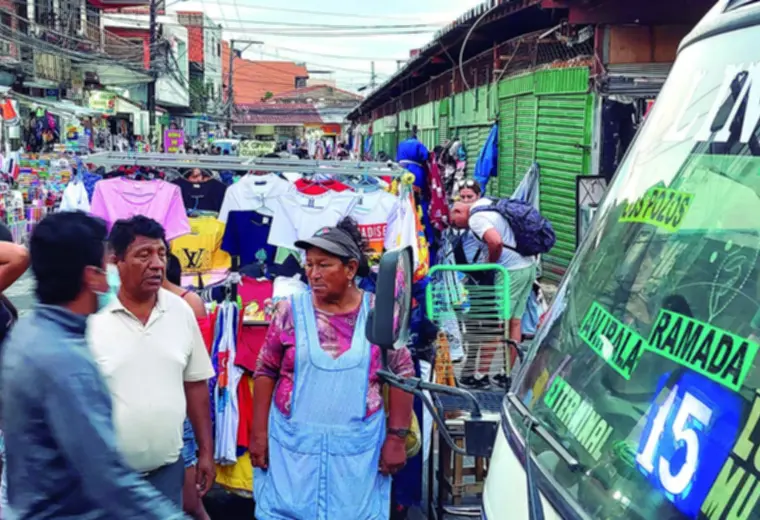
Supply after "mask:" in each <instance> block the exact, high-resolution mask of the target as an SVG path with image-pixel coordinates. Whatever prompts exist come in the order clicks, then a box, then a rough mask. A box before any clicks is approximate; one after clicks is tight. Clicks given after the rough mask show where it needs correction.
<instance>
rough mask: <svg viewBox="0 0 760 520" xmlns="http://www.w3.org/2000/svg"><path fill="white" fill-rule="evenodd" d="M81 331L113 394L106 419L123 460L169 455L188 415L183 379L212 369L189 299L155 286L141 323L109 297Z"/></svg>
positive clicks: (158, 461) (151, 462)
mask: <svg viewBox="0 0 760 520" xmlns="http://www.w3.org/2000/svg"><path fill="white" fill-rule="evenodd" d="M87 333H88V340H89V344H90V349H91V350H92V354H93V356H94V357H95V361H96V362H97V363H98V366H99V368H100V372H101V374H103V378H104V379H105V381H106V383H107V385H108V388H109V390H110V391H111V395H112V396H113V422H114V427H115V428H116V437H117V441H118V444H119V448H120V450H121V453H122V455H123V456H124V460H125V461H126V462H127V464H129V465H130V466H131V467H132V468H133V469H134V470H135V471H137V472H147V471H152V470H154V469H157V468H159V467H161V466H164V465H166V464H171V463H173V462H175V461H176V460H177V459H178V458H179V456H180V450H181V449H182V433H183V424H184V421H185V417H186V415H187V405H186V401H185V388H184V383H185V382H197V381H205V380H207V379H211V378H212V377H213V376H214V368H213V366H212V365H211V359H210V358H209V355H208V352H207V351H206V345H205V343H204V342H203V337H202V336H201V331H200V328H199V327H198V321H197V320H196V319H195V314H193V310H192V309H191V308H190V305H188V303H187V302H186V301H184V300H183V299H182V298H180V297H179V296H177V295H176V294H172V293H171V292H169V291H167V290H165V289H161V290H160V291H159V292H158V302H157V304H156V306H155V308H154V309H153V312H152V313H151V315H150V318H149V319H148V323H146V324H145V325H143V324H142V322H141V321H140V320H138V319H137V318H136V317H135V316H134V315H133V314H132V313H131V312H129V311H128V310H127V309H125V308H124V306H123V305H122V303H121V301H120V300H119V299H118V298H114V300H113V301H112V302H111V303H109V304H108V305H107V306H106V307H105V308H104V309H103V310H101V311H100V312H98V313H97V314H95V315H94V316H91V317H90V320H89V326H88V329H87Z"/></svg>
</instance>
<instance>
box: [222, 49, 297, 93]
mask: <svg viewBox="0 0 760 520" xmlns="http://www.w3.org/2000/svg"><path fill="white" fill-rule="evenodd" d="M229 63H230V47H229V43H228V42H223V45H222V67H223V74H224V75H223V78H224V82H225V84H226V83H227V77H228V74H229ZM232 74H233V75H234V78H233V80H232V86H233V88H234V89H235V105H241V104H251V103H258V102H260V101H261V100H262V99H263V98H264V96H265V95H266V93H267V92H271V93H272V94H278V93H280V92H285V91H287V90H292V89H294V88H295V86H296V78H308V77H309V72H308V71H307V70H306V67H303V66H301V65H297V64H296V63H294V62H292V61H253V60H247V59H245V58H239V57H237V56H235V61H234V64H233V66H232ZM225 92H227V89H226V87H225Z"/></svg>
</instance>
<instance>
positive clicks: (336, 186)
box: [295, 179, 351, 195]
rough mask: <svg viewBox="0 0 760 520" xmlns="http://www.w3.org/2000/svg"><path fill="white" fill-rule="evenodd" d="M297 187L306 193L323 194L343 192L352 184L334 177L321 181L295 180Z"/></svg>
mask: <svg viewBox="0 0 760 520" xmlns="http://www.w3.org/2000/svg"><path fill="white" fill-rule="evenodd" d="M295 187H296V189H297V190H298V191H299V192H301V193H303V194H304V195H322V194H324V193H327V192H328V191H337V192H341V191H347V190H350V189H351V187H350V186H347V185H345V184H343V183H342V182H338V181H336V180H332V179H330V180H326V181H321V182H314V181H311V180H307V179H298V180H297V181H296V182H295Z"/></svg>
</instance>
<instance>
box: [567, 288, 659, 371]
mask: <svg viewBox="0 0 760 520" xmlns="http://www.w3.org/2000/svg"><path fill="white" fill-rule="evenodd" d="M578 335H579V336H580V338H581V339H582V340H583V341H584V342H585V343H586V344H587V345H588V346H589V347H590V348H591V350H593V351H594V352H596V354H598V355H599V356H600V357H601V358H602V359H604V360H605V361H606V362H607V364H609V365H610V366H611V367H612V368H613V369H614V370H615V371H616V372H617V373H618V374H620V375H621V376H623V378H625V379H630V378H631V374H632V373H633V371H634V369H635V368H636V366H637V365H638V363H639V359H640V358H641V354H643V352H644V350H645V349H646V340H645V339H644V338H643V337H642V336H640V335H639V334H638V333H637V332H636V331H635V330H633V329H631V328H630V327H628V326H626V325H625V324H624V323H623V322H622V321H620V320H618V319H617V318H615V317H614V316H613V315H612V314H610V313H609V312H607V311H606V310H605V309H604V308H603V307H602V306H601V305H599V304H598V303H596V302H594V303H592V304H591V307H590V308H589V310H588V312H587V313H586V316H584V318H583V321H582V322H581V327H580V330H579V331H578Z"/></svg>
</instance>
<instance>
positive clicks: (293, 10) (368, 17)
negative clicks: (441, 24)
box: [201, 1, 431, 21]
mask: <svg viewBox="0 0 760 520" xmlns="http://www.w3.org/2000/svg"><path fill="white" fill-rule="evenodd" d="M201 3H203V2H202V1H201ZM219 4H220V5H222V6H228V7H232V6H233V4H232V3H230V2H221V1H220V2H219ZM243 7H244V8H245V9H255V10H258V11H272V12H279V13H292V14H306V15H311V16H325V17H330V18H336V17H338V18H358V19H366V20H396V21H399V20H409V19H412V20H415V19H416V20H419V19H420V18H424V17H426V16H430V14H431V13H415V14H411V13H410V14H408V15H405V16H392V15H375V14H360V13H352V12H350V11H343V12H336V11H315V10H309V9H297V8H289V7H273V6H271V5H261V4H246V5H244V6H243Z"/></svg>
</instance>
